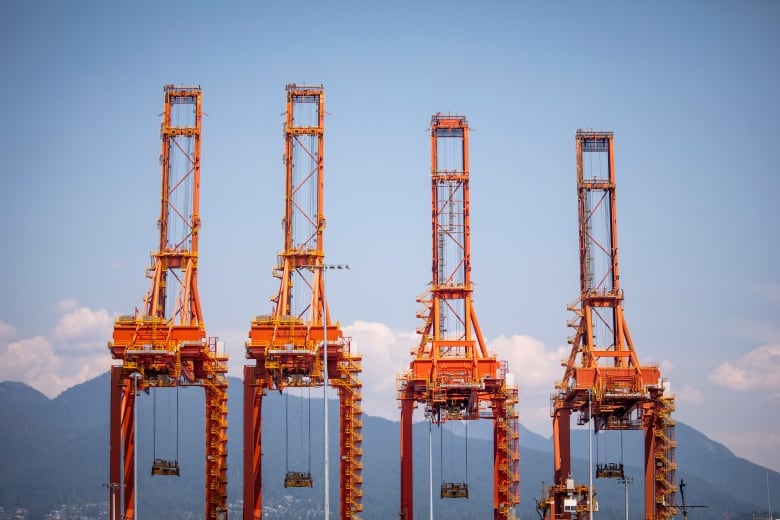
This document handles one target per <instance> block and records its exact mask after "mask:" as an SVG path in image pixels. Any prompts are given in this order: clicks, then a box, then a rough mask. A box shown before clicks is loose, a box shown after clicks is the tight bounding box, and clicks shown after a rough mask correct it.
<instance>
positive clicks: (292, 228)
mask: <svg viewBox="0 0 780 520" xmlns="http://www.w3.org/2000/svg"><path fill="white" fill-rule="evenodd" d="M286 92H287V105H286V112H285V116H286V121H285V125H284V146H285V149H284V156H283V157H284V166H285V210H284V218H283V220H282V228H283V230H284V249H283V250H282V251H281V252H280V253H279V254H278V263H277V266H276V268H275V269H274V271H273V275H274V276H275V277H277V278H279V279H280V287H279V292H278V293H277V294H276V295H274V296H273V297H272V298H271V301H272V303H273V306H272V307H273V308H272V312H271V314H268V315H261V316H257V317H255V318H254V319H253V320H252V322H251V328H250V331H249V340H248V341H247V343H246V356H247V358H248V359H252V360H255V363H254V364H253V365H246V366H245V367H244V519H248V520H249V519H260V518H261V517H262V452H263V439H262V423H261V421H262V403H263V396H264V394H265V393H266V392H267V391H268V390H277V391H279V392H282V391H283V390H284V389H285V388H288V387H322V386H325V385H326V384H327V386H332V387H336V388H337V390H338V396H339V437H340V438H339V455H340V457H339V461H340V468H339V471H340V479H339V480H340V481H339V492H340V493H339V497H340V498H339V508H340V509H339V511H340V518H342V519H352V518H355V517H356V516H357V514H358V513H360V512H361V511H362V509H363V505H362V497H363V491H362V483H363V476H362V470H363V462H362V455H363V450H362V440H363V435H362V424H363V423H362V407H361V399H362V397H361V389H362V384H361V381H360V372H361V370H362V368H361V362H362V358H361V356H360V355H359V354H355V353H352V352H351V351H350V338H348V337H344V336H343V334H342V331H341V326H340V325H339V324H338V323H333V322H332V321H331V319H330V312H329V309H328V305H327V303H326V299H325V270H326V269H328V268H329V267H332V266H328V265H326V264H325V252H324V251H325V250H324V245H323V234H324V230H325V223H326V221H325V213H324V205H323V203H324V162H323V158H324V140H323V138H324V120H325V92H324V89H323V87H322V86H321V85H320V86H304V85H294V84H290V85H287V87H286ZM326 353H327V357H326ZM325 374H327V383H326V376H325ZM326 397H327V396H326ZM326 449H327V447H326ZM308 478H309V477H308V476H307V477H306V479H307V482H303V480H301V479H300V478H297V477H296V478H294V479H292V480H294V481H295V483H294V484H293V485H296V486H306V487H308V486H309V485H310V481H308Z"/></svg>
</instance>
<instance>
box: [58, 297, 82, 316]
mask: <svg viewBox="0 0 780 520" xmlns="http://www.w3.org/2000/svg"><path fill="white" fill-rule="evenodd" d="M77 306H78V302H77V301H76V299H75V298H65V299H64V300H60V301H58V302H57V303H56V304H54V308H55V309H56V310H57V312H58V313H63V312H68V311H72V310H73V309H75V308H76V307H77Z"/></svg>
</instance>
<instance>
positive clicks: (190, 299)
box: [108, 85, 228, 520]
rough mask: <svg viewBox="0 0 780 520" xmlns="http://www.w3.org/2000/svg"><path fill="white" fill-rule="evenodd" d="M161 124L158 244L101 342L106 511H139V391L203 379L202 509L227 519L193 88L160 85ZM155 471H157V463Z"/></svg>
mask: <svg viewBox="0 0 780 520" xmlns="http://www.w3.org/2000/svg"><path fill="white" fill-rule="evenodd" d="M164 95H165V101H164V110H163V122H162V127H161V139H162V154H161V157H160V160H161V164H162V204H161V210H160V220H159V221H158V226H159V230H160V246H159V249H158V250H157V251H156V252H154V253H152V257H151V268H150V269H149V270H148V271H147V276H148V277H149V278H150V279H151V283H150V287H149V290H148V292H147V293H146V296H145V298H144V301H143V308H142V310H141V312H140V313H139V312H138V311H137V310H136V312H135V313H134V314H133V315H128V316H120V317H119V318H118V319H117V320H116V321H115V323H114V332H113V340H112V341H111V342H110V343H109V345H108V347H109V349H110V351H111V355H112V356H113V358H114V359H117V360H120V361H121V365H115V366H113V367H112V368H111V392H110V396H111V397H110V399H111V412H110V413H111V415H110V450H111V451H110V463H109V464H110V468H109V475H110V479H111V482H110V484H109V485H110V487H111V490H112V495H111V507H110V510H111V512H112V518H114V519H119V518H122V519H124V520H133V519H135V518H137V511H136V506H135V502H136V475H135V464H136V460H135V459H136V450H135V420H134V411H135V407H136V396H138V395H139V392H140V391H142V390H143V391H147V392H148V391H153V390H155V389H157V388H165V387H168V388H173V387H181V386H200V387H203V389H204V391H205V393H206V406H205V407H206V411H205V412H206V413H205V419H206V439H205V465H206V467H205V481H206V493H205V494H206V498H205V518H207V519H209V520H211V519H220V520H222V519H226V518H227V503H226V502H227V386H228V384H227V379H226V377H225V374H226V373H227V355H226V354H225V353H224V352H220V351H219V350H220V349H218V345H217V341H216V338H211V337H207V336H206V327H205V324H204V322H203V315H202V313H201V306H200V300H199V296H198V282H197V280H198V276H197V274H198V235H199V232H200V226H201V219H200V213H199V200H200V140H201V139H200V138H201V116H202V108H201V105H202V91H201V88H200V87H179V86H173V85H166V86H165V88H164ZM155 470H156V472H155ZM153 474H157V475H178V461H169V460H162V459H161V460H159V461H155V464H154V466H153Z"/></svg>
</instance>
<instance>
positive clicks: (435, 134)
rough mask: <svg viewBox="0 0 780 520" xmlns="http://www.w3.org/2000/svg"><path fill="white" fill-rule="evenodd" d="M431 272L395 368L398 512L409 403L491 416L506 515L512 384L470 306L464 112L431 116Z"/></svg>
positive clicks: (512, 486) (445, 415) (514, 475)
mask: <svg viewBox="0 0 780 520" xmlns="http://www.w3.org/2000/svg"><path fill="white" fill-rule="evenodd" d="M430 129H431V197H432V201H431V208H432V211H431V212H432V218H431V222H432V257H433V262H432V276H433V281H432V283H431V286H430V290H429V292H428V293H426V294H424V295H423V296H421V297H420V298H419V299H418V302H420V303H422V304H423V305H424V310H423V311H421V312H420V313H419V316H420V317H421V318H422V319H423V320H424V323H423V326H422V327H420V329H418V333H420V335H421V336H422V339H421V340H420V344H419V346H418V347H417V349H416V351H415V352H414V359H413V360H412V361H411V363H410V364H409V369H408V370H407V371H405V372H403V373H401V374H399V375H398V377H397V381H396V391H397V395H396V398H397V399H398V401H399V405H400V407H401V508H400V514H401V518H408V519H412V518H413V515H414V508H413V502H414V500H413V496H412V495H413V489H414V487H413V467H414V465H413V461H412V453H413V449H412V426H411V425H412V419H413V412H414V407H415V404H416V403H423V404H424V405H425V415H426V417H427V418H428V419H429V420H430V421H432V422H433V423H435V424H438V425H439V426H441V425H442V424H443V423H444V422H446V421H450V420H458V421H470V420H478V419H492V420H493V426H494V451H493V463H494V464H493V467H494V482H493V486H494V493H493V497H494V501H493V502H494V503H493V517H494V518H497V519H498V518H500V519H505V518H511V517H512V515H513V511H514V507H515V506H516V505H517V504H518V502H519V480H520V475H519V470H518V460H519V450H518V445H517V439H518V423H517V413H516V411H515V405H516V403H517V388H516V387H515V386H514V380H513V377H511V376H510V377H507V376H509V374H508V373H507V366H506V363H505V362H503V361H499V360H498V359H497V358H496V356H495V355H494V354H491V353H489V352H488V349H487V346H486V344H485V341H484V339H483V337H482V332H481V330H480V328H479V323H478V321H477V316H476V313H475V312H474V308H473V302H472V299H473V292H474V286H473V284H472V282H471V231H470V230H471V224H470V218H471V216H470V209H469V205H470V200H469V197H470V192H469V154H468V150H469V147H468V138H469V127H468V123H467V121H466V118H465V117H464V116H444V115H442V114H435V115H434V116H433V117H432V118H431V127H430ZM441 496H442V497H443V498H460V497H467V496H468V483H467V482H452V483H444V482H443V483H442V491H441Z"/></svg>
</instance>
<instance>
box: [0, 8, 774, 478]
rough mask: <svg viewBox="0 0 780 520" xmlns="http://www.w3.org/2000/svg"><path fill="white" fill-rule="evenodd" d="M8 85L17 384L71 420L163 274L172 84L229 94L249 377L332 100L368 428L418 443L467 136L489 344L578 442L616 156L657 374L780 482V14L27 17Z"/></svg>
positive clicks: (235, 234) (508, 11) (0, 193)
mask: <svg viewBox="0 0 780 520" xmlns="http://www.w3.org/2000/svg"><path fill="white" fill-rule="evenodd" d="M0 74H1V75H2V81H0V175H2V189H0V222H1V223H2V226H0V244H2V251H3V254H2V260H0V262H1V263H0V266H1V267H2V269H0V290H1V291H2V300H1V301H0V379H2V380H17V381H23V382H26V383H28V384H30V385H32V386H34V387H35V388H37V389H39V390H41V391H42V392H44V393H45V394H47V395H49V396H55V395H57V394H58V393H59V392H61V391H62V390H64V389H66V388H68V387H69V386H72V385H73V384H76V383H79V382H81V381H84V380H86V379H89V378H92V377H94V376H96V375H97V374H100V373H102V372H104V371H106V370H107V369H108V367H109V365H110V358H109V355H108V350H107V348H106V343H107V341H108V340H109V339H110V338H111V330H112V324H113V319H114V316H116V315H118V314H127V313H131V312H132V310H133V308H134V307H136V306H140V303H141V298H142V297H143V295H144V293H145V291H146V289H147V282H148V281H147V279H146V278H145V277H144V271H145V269H146V267H147V266H148V264H149V256H148V255H149V252H150V251H151V250H152V249H153V248H154V247H156V245H157V240H158V235H157V229H156V224H155V223H156V220H157V218H158V216H159V215H158V212H159V189H160V188H159V182H160V181H159V179H160V166H159V163H158V156H159V151H160V141H159V137H160V136H159V124H160V121H161V118H160V117H159V115H160V112H161V111H162V103H163V95H162V94H163V86H164V85H165V84H177V85H201V86H202V88H203V91H204V96H203V99H204V101H203V103H204V112H205V113H206V114H207V116H206V117H205V118H204V122H203V144H202V196H201V214H202V217H203V223H204V225H203V228H202V233H201V242H200V251H201V262H200V273H199V274H200V278H199V285H200V296H201V302H202V305H203V312H204V316H205V319H206V323H207V329H208V333H209V335H211V336H218V337H219V338H220V339H221V340H224V341H225V343H226V345H227V349H228V352H229V354H230V356H231V361H230V366H231V371H230V373H231V374H232V375H235V376H240V375H241V366H242V365H243V363H244V362H245V359H244V347H243V344H244V341H245V338H246V335H247V332H248V329H249V325H250V320H251V318H252V317H253V316H255V315H257V314H267V313H268V312H269V311H270V309H271V304H270V302H269V300H268V298H269V296H271V294H272V293H275V292H276V291H277V290H278V285H277V283H278V282H277V280H276V279H275V278H273V277H272V276H271V269H272V267H273V266H274V264H275V262H276V253H277V251H278V250H279V249H280V248H281V246H282V232H281V227H280V221H281V217H282V214H283V207H282V204H283V189H284V188H283V165H282V162H281V156H282V144H283V142H282V134H281V127H282V121H283V118H282V115H281V114H282V112H283V111H284V101H285V97H284V96H285V92H284V87H285V85H286V84H287V83H300V84H323V85H324V87H325V92H326V101H325V103H326V110H327V112H328V116H327V119H326V123H325V175H326V181H325V182H326V188H325V189H326V193H325V196H326V202H325V212H326V215H327V218H328V228H327V229H326V236H325V248H326V252H327V261H328V262H330V263H348V264H350V265H351V267H352V269H351V270H350V271H348V272H336V273H333V274H330V275H328V279H327V296H328V301H329V304H330V307H331V313H332V316H333V317H334V318H336V319H338V320H339V321H340V322H341V324H342V326H343V327H344V330H345V331H346V332H347V333H348V334H350V335H351V336H352V338H353V344H354V345H356V346H357V348H358V350H360V351H361V352H362V353H363V356H364V374H363V379H364V381H365V387H364V409H365V412H366V413H368V414H371V415H381V416H384V417H388V418H391V419H396V420H397V419H398V411H397V409H396V401H395V376H396V371H398V370H402V369H403V368H404V367H405V366H407V365H408V362H409V360H410V357H409V349H410V348H411V347H414V346H416V345H417V343H418V339H419V338H418V336H417V335H416V334H415V333H414V331H415V329H416V328H417V327H418V326H419V325H420V321H419V320H417V319H416V318H415V313H416V312H417V310H419V308H420V306H419V305H418V304H417V303H416V302H415V298H416V297H417V296H418V295H420V294H422V293H423V292H424V291H425V289H426V287H427V283H428V282H429V281H430V280H431V272H430V266H431V251H430V232H431V228H430V171H429V167H430V166H429V165H430V149H429V146H430V140H429V135H428V132H427V128H428V124H429V121H430V117H431V115H432V114H434V113H436V112H443V113H451V114H458V115H465V116H466V117H467V118H468V121H469V123H470V126H471V128H472V133H471V140H470V144H471V147H470V158H471V200H472V206H471V210H472V213H471V218H472V260H473V271H472V279H473V280H474V282H475V284H476V289H475V290H476V292H475V303H474V305H475V310H476V313H477V316H478V317H479V321H480V325H481V327H482V331H483V333H484V334H485V337H486V339H487V341H488V344H489V345H490V347H491V348H492V349H493V350H495V351H496V352H497V353H498V354H499V356H500V357H502V358H504V359H508V361H509V363H510V370H511V371H512V372H514V373H515V374H516V380H517V383H518V385H519V387H520V394H521V401H520V413H521V421H522V422H523V424H525V425H526V426H527V427H528V428H530V429H531V430H533V431H536V432H538V433H540V434H542V435H545V436H549V435H550V434H551V419H550V417H549V401H548V400H549V395H550V393H551V392H552V391H553V389H554V382H555V380H557V379H560V377H561V376H562V374H563V372H562V370H563V368H562V367H561V366H560V360H561V359H562V358H564V357H566V356H567V355H568V352H569V346H568V345H567V343H566V338H567V336H568V335H570V334H571V332H572V331H571V329H568V328H567V327H566V321H567V320H568V319H569V318H570V317H571V315H570V314H569V313H568V312H567V311H566V304H567V303H570V302H572V301H574V300H576V298H577V296H578V288H579V285H578V282H579V272H578V268H579V267H578V243H577V199H576V171H575V155H574V151H575V150H574V134H575V131H576V130H577V129H578V128H584V129H595V130H607V131H612V132H614V135H615V150H616V175H617V182H618V189H617V196H618V201H617V211H618V220H619V225H618V232H619V245H620V270H621V285H622V288H623V289H624V291H625V297H626V300H625V314H626V320H627V324H628V326H629V328H630V330H631V335H632V337H633V340H634V344H635V347H636V349H637V352H638V355H639V358H640V360H641V362H643V363H644V362H647V363H649V362H659V363H661V369H662V375H663V376H664V377H666V378H667V379H668V380H669V381H670V382H671V387H672V390H673V392H674V393H675V395H676V397H677V411H676V413H675V416H674V417H675V418H676V419H677V420H679V421H682V422H685V423H686V424H689V425H691V426H693V427H694V428H697V429H699V430H701V431H703V432H704V433H705V434H707V435H708V436H710V437H712V438H713V439H715V440H718V441H721V442H723V443H725V444H726V445H727V446H728V447H729V448H731V449H732V450H733V451H734V452H735V453H736V454H737V455H738V456H742V457H746V458H748V459H750V460H752V461H754V462H758V463H761V464H764V465H768V466H769V467H771V468H773V469H775V470H780V432H779V430H780V269H779V268H778V266H780V241H779V240H778V230H777V226H778V224H779V223H780V204H778V202H777V196H778V193H780V167H779V166H778V145H777V139H776V136H775V134H776V132H777V128H778V122H780V3H777V2H772V1H767V2H756V1H745V2H736V1H733V2H720V1H711V0H707V1H688V2H673V1H660V2H649V3H648V2H645V3H633V2H632V3H622V2H603V1H596V2H554V3H551V2H451V1H450V2H437V1H431V2H406V1H402V2H387V3H383V4H379V3H374V2H308V1H302V2H295V3H286V2H274V3H272V2H225V3H215V2H188V3H187V4H186V6H185V5H184V4H182V3H181V2H177V3H174V2H151V1H141V2H125V3H118V2H97V1H89V0H85V1H79V2H61V1H56V2H55V1H51V2H44V1H16V0H6V1H4V2H0ZM680 469H681V470H683V471H684V468H680ZM521 470H522V467H521ZM551 471H552V469H551Z"/></svg>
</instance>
